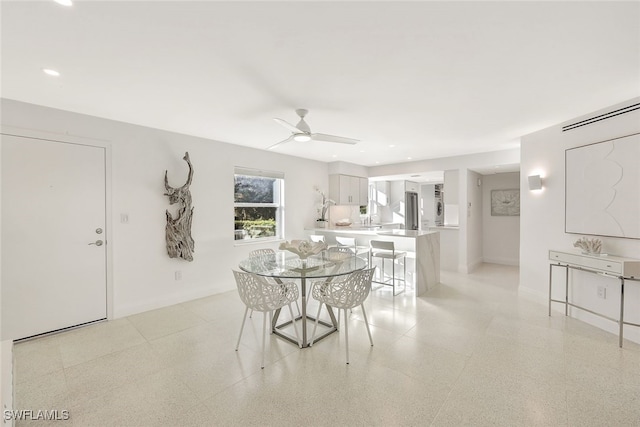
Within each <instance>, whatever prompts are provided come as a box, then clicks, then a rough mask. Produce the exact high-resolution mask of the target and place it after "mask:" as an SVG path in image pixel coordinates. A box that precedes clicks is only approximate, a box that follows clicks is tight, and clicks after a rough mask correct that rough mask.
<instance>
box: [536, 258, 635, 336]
mask: <svg viewBox="0 0 640 427" xmlns="http://www.w3.org/2000/svg"><path fill="white" fill-rule="evenodd" d="M549 260H550V261H551V264H550V265H549V316H551V303H552V302H559V303H561V304H564V314H565V316H567V315H568V314H569V313H568V310H569V306H571V307H575V308H579V309H580V310H584V311H587V312H589V313H591V314H595V315H596V316H600V317H603V318H605V319H608V320H611V321H613V322H616V323H618V325H619V328H620V329H619V330H620V332H619V333H618V339H619V345H620V347H622V332H623V326H624V325H631V326H638V327H640V324H637V323H631V322H625V321H624V284H625V281H627V280H632V281H640V260H638V259H632V258H621V257H616V256H610V255H586V254H580V253H577V252H562V251H553V250H551V251H549ZM553 267H563V268H565V269H566V274H565V299H564V301H562V300H555V299H552V298H551V286H552V277H553ZM569 269H574V270H580V271H585V272H587V273H594V274H600V275H602V276H607V277H611V278H615V279H618V280H620V317H619V318H618V319H614V318H612V317H608V316H605V315H603V314H600V313H597V312H595V311H593V310H589V309H588V308H584V307H580V306H579V305H576V304H573V303H571V302H569Z"/></svg>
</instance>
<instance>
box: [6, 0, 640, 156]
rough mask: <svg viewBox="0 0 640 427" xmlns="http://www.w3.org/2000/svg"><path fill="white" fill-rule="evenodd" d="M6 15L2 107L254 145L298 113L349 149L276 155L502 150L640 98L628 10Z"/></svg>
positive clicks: (638, 48) (43, 7)
mask: <svg viewBox="0 0 640 427" xmlns="http://www.w3.org/2000/svg"><path fill="white" fill-rule="evenodd" d="M1 5H2V11H1V12H2V18H1V19H2V33H1V35H2V51H1V52H2V87H1V94H2V97H4V98H9V99H15V100H20V101H25V102H30V103H35V104H40V105H45V106H49V107H54V108H60V109H64V110H70V111H75V112H81V113H85V114H90V115H95V116H100V117H105V118H109V119H114V120H120V121H124V122H130V123H135V124H140V125H144V126H150V127H154V128H159V129H165V130H169V131H174V132H179V133H184V134H190V135H195V136H200V137H204V138H209V139H213V140H218V141H223V142H229V143H232V144H240V145H246V146H250V147H255V148H266V147H268V146H270V145H272V144H274V143H275V142H278V141H280V140H283V139H285V138H287V137H288V136H289V131H288V130H286V129H285V128H283V127H281V126H279V125H278V124H277V123H275V122H274V121H273V120H272V118H274V117H279V118H282V119H284V120H287V121H289V122H291V123H294V124H295V123H296V122H297V117H296V115H295V113H294V109H295V108H301V107H302V108H307V109H309V110H310V113H309V115H308V116H307V122H308V123H309V125H310V126H311V130H312V131H315V132H322V133H328V134H333V135H340V136H346V137H351V138H357V139H360V140H361V142H360V143H359V144H358V145H355V146H348V145H341V144H334V143H320V142H313V143H299V142H291V143H288V144H284V145H281V146H279V147H278V148H277V149H276V151H278V152H282V153H286V154H291V155H295V156H300V157H308V158H314V159H318V160H322V161H327V162H331V161H344V162H351V163H356V164H360V165H365V166H374V165H376V164H391V163H399V162H404V161H408V158H409V157H411V161H415V160H420V159H431V158H437V157H446V156H453V155H461V154H469V153H478V152H485V151H495V150H501V149H506V148H513V147H517V146H518V145H519V137H520V136H522V135H524V134H527V133H530V132H533V131H536V130H538V129H542V128H545V127H548V126H551V125H554V124H557V123H560V122H562V121H565V120H568V119H571V118H573V117H576V116H579V115H581V114H585V113H589V112H591V111H594V110H597V109H599V108H603V107H606V106H608V105H612V104H615V103H618V102H621V101H625V100H628V99H631V98H633V97H636V96H639V95H640V80H639V79H640V78H639V76H640V3H639V2H620V3H612V2H595V1H589V2H481V1H477V2H415V1H414V2H402V3H399V2H364V1H359V2H267V1H261V2H252V3H249V2H241V1H240V2H239V1H236V2H214V1H208V2H207V1H200V2H186V1H173V2H169V1H155V2H139V1H106V2H94V1H76V2H75V4H74V6H72V7H70V8H67V7H63V6H60V5H58V4H56V3H53V2H52V1H41V2H34V1H19V2H9V1H2V4H1ZM43 67H49V68H54V69H57V70H58V71H60V73H61V76H60V77H57V78H56V77H50V76H47V75H45V74H44V73H42V68H43ZM391 145H395V147H390V146H391Z"/></svg>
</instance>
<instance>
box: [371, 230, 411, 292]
mask: <svg viewBox="0 0 640 427" xmlns="http://www.w3.org/2000/svg"><path fill="white" fill-rule="evenodd" d="M369 244H370V245H371V252H370V255H369V260H370V265H374V260H375V259H380V260H381V261H382V269H381V279H380V280H379V281H376V280H374V282H375V283H381V284H383V285H388V286H391V287H392V288H393V296H396V295H400V294H401V293H402V292H404V291H405V290H406V288H407V259H406V256H407V253H406V252H398V251H396V247H395V245H394V244H393V242H385V241H382V240H371V241H370V242H369ZM385 260H390V261H391V283H389V280H385V278H384V264H385ZM400 260H402V266H403V268H404V272H403V276H402V279H401V278H399V277H396V261H397V262H400ZM396 281H401V282H402V285H403V286H402V291H400V292H398V293H396Z"/></svg>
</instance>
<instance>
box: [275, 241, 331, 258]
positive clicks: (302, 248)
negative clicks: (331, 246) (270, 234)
mask: <svg viewBox="0 0 640 427" xmlns="http://www.w3.org/2000/svg"><path fill="white" fill-rule="evenodd" d="M325 249H327V244H326V243H325V242H309V241H308V240H292V241H291V243H289V242H282V243H280V250H283V251H289V252H293V253H294V254H296V255H298V256H299V257H300V258H301V259H307V258H308V257H310V256H311V255H317V254H319V253H320V252H322V251H324V250H325Z"/></svg>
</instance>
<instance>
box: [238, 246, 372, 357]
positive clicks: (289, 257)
mask: <svg viewBox="0 0 640 427" xmlns="http://www.w3.org/2000/svg"><path fill="white" fill-rule="evenodd" d="M366 266H367V262H366V261H365V260H364V259H362V258H359V257H357V256H355V255H349V254H344V253H336V252H331V251H322V252H320V253H319V254H317V255H313V256H310V257H308V258H305V259H302V258H300V257H298V256H297V255H294V254H292V253H291V252H288V251H277V252H276V253H275V254H272V255H266V256H258V257H250V258H247V259H244V260H242V261H241V262H240V265H239V267H240V269H241V270H243V271H246V272H248V273H255V274H257V275H259V276H265V277H271V278H273V279H274V280H276V281H277V282H282V281H284V280H299V283H300V295H301V301H300V306H301V310H300V316H299V317H297V318H296V321H298V320H299V321H301V324H302V347H303V348H304V347H309V340H308V332H307V320H312V321H315V318H313V317H310V316H308V315H307V291H308V289H307V279H318V281H321V282H324V283H328V282H331V281H333V280H340V278H341V277H343V276H346V275H348V274H351V273H353V272H354V271H358V270H362V269H364V268H365V267H366ZM314 282H315V280H314ZM309 290H310V289H309ZM327 311H328V313H329V317H330V319H331V323H327V322H324V321H319V322H318V323H319V324H322V325H324V326H326V327H327V328H328V330H327V331H325V332H324V333H322V334H321V335H319V336H317V337H316V338H315V340H314V342H316V341H319V340H321V339H322V338H324V337H326V336H328V335H329V334H331V333H333V332H336V331H337V330H338V322H337V321H336V318H335V315H334V313H333V310H332V309H331V307H328V306H327ZM279 315H280V310H276V312H275V313H274V315H273V320H272V323H271V330H272V332H273V333H274V334H275V335H277V336H280V337H282V338H285V339H286V340H288V341H291V342H293V343H295V344H296V345H297V344H298V342H297V340H296V339H295V337H293V336H291V335H289V334H288V333H286V332H284V331H283V330H282V329H283V328H285V327H286V326H288V325H290V324H291V321H287V322H284V323H281V324H278V317H279Z"/></svg>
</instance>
